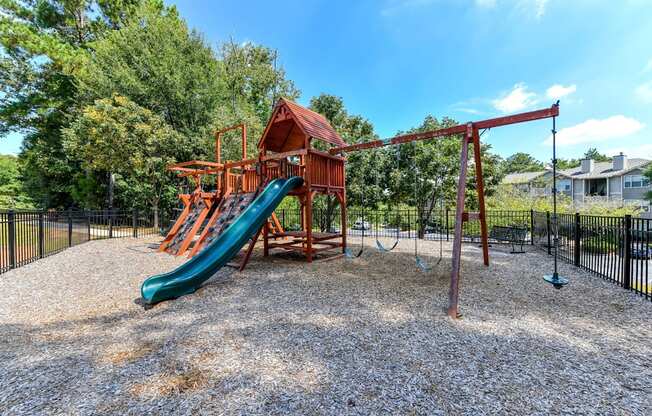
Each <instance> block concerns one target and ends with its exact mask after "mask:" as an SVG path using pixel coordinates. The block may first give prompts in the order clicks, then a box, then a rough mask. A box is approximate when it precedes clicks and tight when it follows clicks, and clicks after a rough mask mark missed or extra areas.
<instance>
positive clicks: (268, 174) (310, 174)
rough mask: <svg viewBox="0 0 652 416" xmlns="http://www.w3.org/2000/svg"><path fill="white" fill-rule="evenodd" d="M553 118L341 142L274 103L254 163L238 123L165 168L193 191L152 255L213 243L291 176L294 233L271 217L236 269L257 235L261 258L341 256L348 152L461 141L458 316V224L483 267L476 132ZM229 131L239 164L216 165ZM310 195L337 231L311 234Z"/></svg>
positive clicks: (323, 126) (303, 113) (318, 123)
mask: <svg viewBox="0 0 652 416" xmlns="http://www.w3.org/2000/svg"><path fill="white" fill-rule="evenodd" d="M558 115H559V106H558V104H555V105H553V106H552V107H550V108H546V109H542V110H537V111H531V112H527V113H521V114H516V115H511V116H505V117H498V118H493V119H489V120H483V121H477V122H470V123H467V124H460V125H457V126H453V127H448V128H444V129H439V130H433V131H428V132H421V133H414V134H406V135H401V136H396V137H393V138H391V139H385V140H375V141H370V142H365V143H359V144H354V145H347V144H346V143H345V142H344V141H343V140H342V138H341V137H340V136H339V135H338V134H337V132H336V131H335V130H334V129H333V127H332V126H331V125H330V124H329V122H328V121H327V120H326V119H325V118H324V117H323V116H322V115H320V114H318V113H315V112H313V111H311V110H308V109H306V108H304V107H301V106H299V105H298V104H296V103H293V102H291V101H289V100H286V99H280V100H279V101H278V103H277V104H276V106H275V108H274V111H273V112H272V115H271V117H270V119H269V121H268V123H267V126H266V128H265V130H264V132H263V134H262V137H261V138H260V140H259V142H258V146H257V148H258V156H257V157H256V158H247V129H246V126H245V125H243V124H240V125H237V126H232V127H228V128H226V129H223V130H221V131H218V132H217V133H216V135H215V162H208V161H197V160H193V161H189V162H183V163H178V164H175V165H172V166H170V167H169V169H171V170H173V171H176V172H177V173H178V175H179V176H180V177H191V178H192V179H193V180H194V183H195V185H196V188H195V190H194V191H193V192H192V193H189V194H181V195H179V198H180V199H181V201H182V202H183V204H184V209H183V211H182V212H181V215H180V216H179V218H178V219H177V221H176V222H175V224H174V225H173V226H172V228H171V229H170V232H169V233H168V235H167V236H166V237H165V239H164V241H163V243H162V244H161V246H160V250H161V251H166V252H168V253H171V254H176V255H183V254H188V255H189V256H190V257H192V256H195V255H196V254H197V253H199V252H200V251H201V250H202V248H204V247H206V246H207V245H208V244H209V243H210V242H211V241H213V240H214V239H215V238H217V236H219V235H220V233H222V231H223V230H225V229H226V228H227V227H228V225H229V224H230V223H231V222H232V221H233V220H234V219H235V218H237V216H238V215H239V213H240V212H241V211H243V210H244V209H246V207H247V206H248V205H249V204H250V203H251V201H253V200H254V199H255V197H256V195H257V194H258V193H259V192H260V191H261V190H262V189H263V188H264V187H265V186H266V185H267V184H268V183H269V182H270V181H271V180H273V179H276V178H290V177H296V176H298V177H301V178H303V185H302V186H301V187H300V188H297V189H294V190H293V191H291V192H290V193H289V194H288V195H289V196H294V197H296V198H298V200H299V203H300V206H301V230H299V231H286V230H283V228H282V227H281V224H280V222H279V221H278V218H276V217H275V215H274V214H272V215H271V217H270V218H269V220H268V221H266V222H265V223H264V225H263V226H262V227H261V228H260V229H259V230H258V231H257V232H256V233H255V234H254V235H252V236H251V239H250V242H249V244H248V246H247V247H245V249H244V253H243V255H242V256H241V260H240V262H239V263H238V266H237V267H239V268H240V270H242V269H244V267H245V266H246V264H247V262H248V260H249V257H250V256H251V253H252V250H253V247H254V245H255V244H256V242H257V241H258V240H259V239H260V238H261V237H262V240H263V253H264V255H265V256H268V255H269V252H270V250H272V249H282V250H288V251H295V252H299V253H301V254H303V255H304V256H305V258H306V260H307V261H308V262H311V261H312V260H313V257H314V256H315V254H317V253H320V252H324V251H329V250H338V251H341V253H345V252H346V234H347V217H346V183H345V158H344V157H343V156H342V155H344V154H346V153H347V152H352V151H359V150H364V149H371V148H377V147H382V146H390V145H399V144H403V143H409V142H414V141H419V140H429V139H436V138H440V137H450V136H461V154H460V174H459V178H458V187H457V199H456V206H455V209H456V211H455V224H454V240H453V253H452V271H451V284H450V291H449V307H448V314H449V315H450V316H451V317H455V318H456V317H458V315H459V313H458V295H459V278H460V259H461V244H462V227H463V223H464V222H465V221H470V220H477V221H479V223H480V231H481V242H482V255H483V260H484V264H485V265H489V250H488V233H487V223H486V216H485V202H484V180H483V173H482V160H481V152H480V149H481V147H480V146H481V143H480V136H481V134H482V133H481V132H482V131H484V130H487V129H491V128H495V127H500V126H506V125H510V124H515V123H523V122H528V121H534V120H540V119H545V118H553V120H554V118H555V117H556V116H558ZM234 129H240V130H241V132H242V136H241V140H242V159H241V160H239V161H225V162H224V163H223V162H222V161H221V137H222V135H223V134H224V133H225V132H227V131H230V130H234ZM553 130H554V128H553ZM553 133H554V132H553ZM313 140H317V141H320V142H322V143H323V145H324V146H325V147H328V148H329V150H328V151H321V150H317V149H316V148H314V146H313V144H314V143H313ZM470 146H472V151H473V162H474V166H475V175H474V181H475V189H476V192H477V198H478V205H479V211H478V212H467V211H466V210H465V206H464V204H465V196H466V184H467V174H468V166H469V151H470V150H469V148H470ZM206 175H214V176H215V187H216V188H215V191H214V192H210V193H207V192H204V191H203V190H202V178H203V177H205V176H206ZM318 194H322V195H331V196H334V197H335V198H336V199H337V201H338V203H339V205H340V208H341V209H340V213H341V229H340V230H339V231H338V232H331V233H318V232H315V231H313V227H312V223H313V201H314V199H315V196H316V195H318Z"/></svg>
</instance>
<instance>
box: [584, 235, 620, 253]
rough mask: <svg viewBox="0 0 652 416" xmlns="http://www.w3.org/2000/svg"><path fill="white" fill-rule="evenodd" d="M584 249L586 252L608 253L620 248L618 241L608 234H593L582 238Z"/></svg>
mask: <svg viewBox="0 0 652 416" xmlns="http://www.w3.org/2000/svg"><path fill="white" fill-rule="evenodd" d="M581 244H582V250H583V251H584V252H586V253H594V254H607V253H613V252H615V251H616V250H618V243H617V242H615V241H611V239H610V238H609V236H608V235H593V236H590V237H587V238H582V242H581Z"/></svg>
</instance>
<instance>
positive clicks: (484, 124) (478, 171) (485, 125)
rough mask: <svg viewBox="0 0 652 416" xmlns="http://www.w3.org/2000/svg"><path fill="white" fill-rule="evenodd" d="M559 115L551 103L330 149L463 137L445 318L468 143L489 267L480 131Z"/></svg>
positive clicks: (454, 289)
mask: <svg viewBox="0 0 652 416" xmlns="http://www.w3.org/2000/svg"><path fill="white" fill-rule="evenodd" d="M558 115H559V104H558V103H557V104H553V105H552V106H551V107H549V108H544V109H541V110H535V111H529V112H526V113H520V114H513V115H509V116H504V117H497V118H492V119H488V120H481V121H476V122H470V123H467V124H459V125H457V126H452V127H447V128H444V129H438V130H432V131H427V132H422V133H413V134H405V135H401V136H396V137H393V138H391V139H388V140H374V141H370V142H365V143H358V144H354V145H350V146H342V147H336V148H333V149H331V150H330V151H329V152H330V153H331V154H333V155H336V154H342V153H346V152H352V151H357V150H365V149H373V148H377V147H383V146H390V145H396V144H402V143H409V142H413V141H419V140H428V139H434V138H437V137H446V136H454V135H462V150H461V154H460V175H459V178H458V183H457V199H456V207H455V229H454V238H453V258H452V270H451V279H450V280H451V281H450V289H449V294H448V315H449V316H450V317H452V318H458V317H459V316H460V313H459V306H458V305H459V282H460V269H461V256H462V227H463V222H464V221H468V219H469V213H467V212H465V210H464V201H465V196H466V177H467V173H468V161H469V144H473V158H474V162H475V179H476V191H477V193H478V205H479V212H478V213H477V215H474V216H473V217H477V218H478V220H479V221H480V234H481V240H482V257H483V262H484V264H485V266H488V265H489V244H488V235H487V219H486V209H485V201H484V178H483V173H482V160H481V157H480V149H481V147H480V146H481V143H480V133H479V131H480V130H484V129H491V128H494V127H501V126H507V125H510V124H517V123H525V122H529V121H534V120H542V119H546V118H552V117H557V116H558Z"/></svg>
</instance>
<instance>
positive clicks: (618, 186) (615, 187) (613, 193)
mask: <svg viewBox="0 0 652 416" xmlns="http://www.w3.org/2000/svg"><path fill="white" fill-rule="evenodd" d="M622 194H623V190H622V176H614V177H613V178H609V197H610V198H612V199H622Z"/></svg>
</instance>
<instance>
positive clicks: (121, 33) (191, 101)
mask: <svg viewBox="0 0 652 416" xmlns="http://www.w3.org/2000/svg"><path fill="white" fill-rule="evenodd" d="M90 47H91V49H92V55H91V57H90V58H89V60H88V61H87V63H86V65H84V67H83V69H81V70H80V71H78V72H77V73H76V80H77V82H78V83H79V85H80V89H81V93H82V96H83V97H84V98H85V100H94V99H97V98H104V97H111V95H112V94H119V95H122V96H124V97H127V98H129V99H130V100H131V101H133V102H135V103H136V104H138V105H139V106H141V107H144V108H147V109H149V110H151V111H153V112H155V113H156V114H158V115H159V116H160V117H162V118H163V119H164V120H165V122H166V123H167V124H169V125H170V126H171V127H172V128H174V129H175V130H177V131H178V132H182V133H184V134H189V135H192V136H199V135H201V134H205V133H206V131H207V129H208V128H209V127H210V124H211V121H212V113H213V111H214V110H215V108H216V107H217V106H218V104H219V102H220V100H221V99H223V96H224V83H223V82H222V80H221V76H223V74H222V73H223V67H222V65H221V64H220V62H218V61H217V59H215V56H214V54H213V52H212V50H211V49H210V47H209V46H208V45H207V44H206V43H205V41H204V40H203V39H202V38H201V36H200V35H199V34H197V33H196V32H194V31H190V30H189V29H188V27H187V26H186V24H185V22H184V21H183V20H182V19H181V18H180V17H179V15H178V13H177V12H176V9H174V8H163V9H160V8H159V7H155V6H151V5H145V6H143V7H142V8H140V9H139V11H138V14H137V15H136V17H135V18H133V19H131V20H129V21H128V23H127V24H126V25H125V26H124V27H123V28H121V29H120V30H114V31H110V32H109V33H108V34H107V36H106V37H104V38H103V39H100V40H97V41H95V42H93V43H92V44H91V45H90ZM202 144H205V143H199V142H197V143H194V142H193V143H188V144H187V146H189V147H190V148H192V147H193V146H194V147H196V149H191V150H190V153H201V150H200V148H201V147H202V146H201V145H202ZM204 147H205V146H204Z"/></svg>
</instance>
